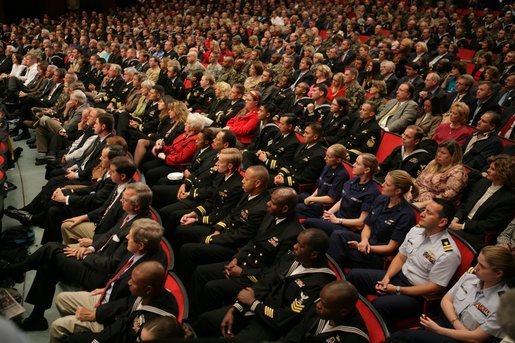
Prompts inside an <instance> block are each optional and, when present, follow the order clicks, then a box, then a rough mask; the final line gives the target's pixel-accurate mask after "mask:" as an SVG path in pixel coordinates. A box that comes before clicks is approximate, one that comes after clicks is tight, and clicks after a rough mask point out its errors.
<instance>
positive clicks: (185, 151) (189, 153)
mask: <svg viewBox="0 0 515 343" xmlns="http://www.w3.org/2000/svg"><path fill="white" fill-rule="evenodd" d="M180 104H182V105H183V106H186V105H184V104H183V103H180ZM179 106H180V105H179ZM203 128H204V121H203V118H202V116H201V115H200V114H198V113H190V114H189V115H188V119H187V120H186V124H185V125H184V132H183V133H182V134H180V135H179V136H177V138H175V139H174V140H173V142H172V144H170V145H164V144H163V142H162V141H157V142H156V145H155V146H154V148H153V149H152V154H153V155H154V156H155V157H156V159H154V160H153V161H150V162H146V163H144V164H143V165H142V167H141V169H142V171H143V173H144V175H145V180H146V182H147V184H148V185H149V186H153V185H154V184H156V183H157V181H158V180H159V179H160V178H161V177H166V176H167V175H168V174H169V173H171V172H176V171H178V170H179V167H178V165H179V164H182V163H188V162H190V161H191V159H192V158H193V155H194V154H195V150H196V149H197V146H196V143H195V142H196V140H197V135H198V133H199V132H200V131H201V130H202V129H203Z"/></svg>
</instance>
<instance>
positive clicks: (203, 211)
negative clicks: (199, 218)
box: [197, 206, 207, 215]
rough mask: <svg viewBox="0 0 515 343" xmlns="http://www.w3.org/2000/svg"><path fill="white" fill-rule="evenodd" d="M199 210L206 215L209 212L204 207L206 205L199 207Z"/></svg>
mask: <svg viewBox="0 0 515 343" xmlns="http://www.w3.org/2000/svg"><path fill="white" fill-rule="evenodd" d="M197 210H199V212H200V214H202V215H206V214H207V211H206V209H205V208H204V206H199V207H197Z"/></svg>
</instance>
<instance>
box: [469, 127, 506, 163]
mask: <svg viewBox="0 0 515 343" xmlns="http://www.w3.org/2000/svg"><path fill="white" fill-rule="evenodd" d="M477 135H478V132H477V131H476V132H474V133H473V134H472V135H471V136H470V137H469V139H467V141H466V142H465V144H463V146H462V150H463V152H465V149H466V148H467V145H468V144H469V142H470V140H471V139H472V138H473V137H475V136H477ZM501 150H502V144H501V140H500V139H499V136H498V135H497V133H495V132H492V133H490V134H489V135H488V137H487V138H486V139H480V140H478V141H476V143H474V145H473V146H472V149H470V150H469V151H468V152H467V153H466V154H464V155H463V159H462V162H463V164H465V165H467V167H470V168H472V169H479V170H482V169H483V167H484V166H485V165H486V161H487V160H488V157H490V156H493V155H497V154H498V153H500V152H501Z"/></svg>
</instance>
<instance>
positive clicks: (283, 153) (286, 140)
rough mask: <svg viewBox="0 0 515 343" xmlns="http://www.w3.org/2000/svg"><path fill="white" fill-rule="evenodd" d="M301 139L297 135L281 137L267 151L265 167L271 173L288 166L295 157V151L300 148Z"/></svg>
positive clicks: (290, 134)
mask: <svg viewBox="0 0 515 343" xmlns="http://www.w3.org/2000/svg"><path fill="white" fill-rule="evenodd" d="M299 144H300V142H299V139H298V138H297V136H296V135H295V133H293V132H291V133H289V134H288V135H286V136H284V135H279V136H278V137H277V138H276V139H275V140H274V142H273V143H272V144H271V145H270V146H268V148H266V149H265V152H266V155H267V157H268V158H267V160H266V161H265V162H264V163H265V166H266V167H267V168H268V170H270V171H276V170H277V169H279V168H280V167H281V166H284V165H287V164H288V163H289V162H290V161H291V160H292V159H293V156H294V155H295V151H297V148H298V147H299Z"/></svg>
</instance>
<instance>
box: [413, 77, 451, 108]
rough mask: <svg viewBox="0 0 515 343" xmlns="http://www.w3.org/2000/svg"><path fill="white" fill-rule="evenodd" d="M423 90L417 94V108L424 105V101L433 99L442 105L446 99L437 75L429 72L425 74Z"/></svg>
mask: <svg viewBox="0 0 515 343" xmlns="http://www.w3.org/2000/svg"><path fill="white" fill-rule="evenodd" d="M424 84H425V88H424V89H423V90H422V91H421V92H419V93H418V99H416V100H415V101H418V105H419V107H422V106H423V105H424V101H425V100H426V99H435V100H436V102H438V103H444V102H445V100H446V99H447V93H446V92H445V91H444V90H443V89H442V88H441V87H440V76H439V75H438V74H437V73H434V72H431V73H429V74H427V76H426V79H425V80H424Z"/></svg>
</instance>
